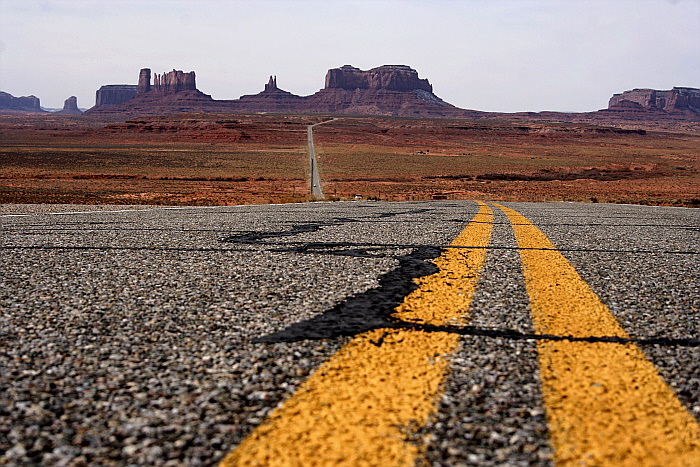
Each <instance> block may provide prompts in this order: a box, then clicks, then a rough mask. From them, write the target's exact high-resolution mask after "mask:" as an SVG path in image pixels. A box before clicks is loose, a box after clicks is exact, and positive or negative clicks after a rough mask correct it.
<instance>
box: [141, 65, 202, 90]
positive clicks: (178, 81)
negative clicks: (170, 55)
mask: <svg viewBox="0 0 700 467" xmlns="http://www.w3.org/2000/svg"><path fill="white" fill-rule="evenodd" d="M142 71H143V70H142ZM196 90H197V86H196V85H195V77H194V71H190V72H189V73H185V72H183V71H182V70H173V71H170V72H168V73H162V74H160V75H159V74H158V73H156V74H155V75H154V77H153V91H155V92H160V93H163V94H175V93H176V92H180V91H196Z"/></svg>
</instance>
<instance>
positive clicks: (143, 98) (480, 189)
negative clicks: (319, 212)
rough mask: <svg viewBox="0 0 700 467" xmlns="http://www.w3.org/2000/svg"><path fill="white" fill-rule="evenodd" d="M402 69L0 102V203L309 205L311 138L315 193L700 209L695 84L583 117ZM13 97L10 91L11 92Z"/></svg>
mask: <svg viewBox="0 0 700 467" xmlns="http://www.w3.org/2000/svg"><path fill="white" fill-rule="evenodd" d="M432 89H433V88H432V85H431V84H430V83H429V82H428V80H427V79H421V78H419V75H418V72H417V71H416V70H414V69H412V68H410V67H408V66H406V65H384V66H380V67H377V68H374V69H371V70H367V71H363V70H360V69H358V68H355V67H352V66H350V65H346V66H343V67H341V68H336V69H331V70H329V71H328V73H327V75H326V85H325V87H324V88H323V89H321V90H320V91H318V92H317V93H315V94H313V95H311V96H306V97H302V96H296V95H294V94H291V93H289V92H287V91H284V90H282V89H280V88H279V87H278V86H277V78H276V77H274V76H271V77H270V79H269V81H268V83H267V84H266V85H265V86H264V90H263V91H261V92H260V93H258V94H255V95H248V96H242V97H241V98H240V99H237V100H214V99H212V98H211V96H209V95H207V94H204V93H202V92H201V91H199V90H198V89H197V84H196V79H195V73H194V72H188V73H185V72H183V71H179V70H173V71H171V72H168V73H162V74H157V73H156V74H153V75H152V74H151V70H150V69H148V68H144V69H141V71H140V72H139V75H138V84H137V85H106V86H102V87H101V88H100V89H99V90H98V91H97V93H96V102H95V106H93V107H92V108H90V109H89V110H88V111H87V112H85V113H82V112H81V111H80V110H79V109H78V108H77V103H76V100H75V98H74V97H70V98H69V99H67V100H66V102H65V105H64V108H63V110H61V111H60V112H56V113H49V112H44V111H42V110H41V106H40V104H39V100H38V98H36V97H34V96H28V97H20V98H15V97H13V96H10V95H9V94H6V93H4V97H3V101H2V104H3V106H4V107H3V109H4V110H3V112H4V113H3V114H2V115H0V134H1V135H2V139H1V140H0V202H2V203H79V204H157V205H234V204H251V203H255V204H260V203H288V202H302V201H310V200H313V199H314V198H312V197H311V196H310V190H309V181H310V174H309V168H308V148H307V140H306V131H307V127H308V126H309V125H312V124H315V123H320V122H326V121H328V120H333V121H330V122H328V123H327V124H325V125H323V126H320V127H317V128H316V129H315V130H314V140H315V143H316V144H315V146H316V153H317V156H318V166H319V171H320V175H321V181H322V182H321V183H322V185H323V190H324V194H325V199H326V200H346V199H370V200H382V201H407V200H428V199H435V200H442V199H489V200H500V201H582V202H605V203H635V204H653V205H673V206H698V205H700V193H699V190H700V188H699V187H700V175H699V170H700V158H699V157H698V154H699V153H700V113H699V112H700V111H699V110H698V109H699V108H700V90H698V89H695V88H673V89H672V90H668V91H657V90H649V89H635V90H631V91H625V92H623V93H619V94H615V95H613V96H612V98H611V99H610V103H609V107H608V108H607V109H603V110H600V111H595V112H586V113H557V112H539V113H535V112H521V113H511V114H504V113H489V112H480V111H475V110H465V109H460V108H458V107H455V106H453V105H451V104H449V103H447V102H445V101H443V100H442V99H440V98H439V97H438V96H436V95H435V94H433V91H432ZM8 96H9V97H8Z"/></svg>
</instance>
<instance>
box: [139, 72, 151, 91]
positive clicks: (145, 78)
mask: <svg viewBox="0 0 700 467" xmlns="http://www.w3.org/2000/svg"><path fill="white" fill-rule="evenodd" d="M150 90H151V69H150V68H142V69H141V71H140V72H139V84H138V91H137V92H138V94H144V93H147V92H149V91H150Z"/></svg>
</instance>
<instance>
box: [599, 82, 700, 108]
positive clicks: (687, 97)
mask: <svg viewBox="0 0 700 467" xmlns="http://www.w3.org/2000/svg"><path fill="white" fill-rule="evenodd" d="M608 110H613V111H615V110H617V111H625V110H662V111H665V112H678V111H680V112H683V111H690V112H694V113H698V114H700V89H697V88H682V87H674V88H673V89H670V90H667V91H659V90H656V89H633V90H631V91H625V92H623V93H620V94H613V96H612V97H611V98H610V101H609V103H608Z"/></svg>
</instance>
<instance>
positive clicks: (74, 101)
mask: <svg viewBox="0 0 700 467" xmlns="http://www.w3.org/2000/svg"><path fill="white" fill-rule="evenodd" d="M56 113H59V114H63V115H82V113H83V111H82V110H80V109H79V108H78V98H77V97H75V96H70V97H69V98H68V99H66V100H65V101H64V102H63V109H62V110H60V111H58V112H56Z"/></svg>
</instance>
